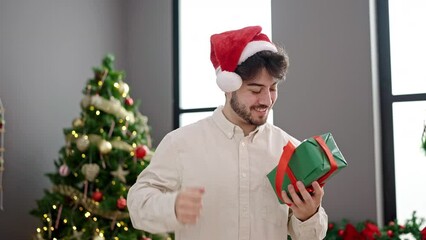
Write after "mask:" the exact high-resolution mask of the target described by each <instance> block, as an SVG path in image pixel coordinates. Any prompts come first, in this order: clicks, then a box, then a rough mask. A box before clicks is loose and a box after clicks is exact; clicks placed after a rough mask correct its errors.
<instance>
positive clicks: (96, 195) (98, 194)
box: [92, 189, 104, 202]
mask: <svg viewBox="0 0 426 240" xmlns="http://www.w3.org/2000/svg"><path fill="white" fill-rule="evenodd" d="M103 197H104V195H103V194H102V192H101V191H99V189H96V191H94V192H93V193H92V199H93V200H95V201H96V202H100V201H102V198H103Z"/></svg>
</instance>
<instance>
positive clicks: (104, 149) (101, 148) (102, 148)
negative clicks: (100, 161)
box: [98, 139, 112, 154]
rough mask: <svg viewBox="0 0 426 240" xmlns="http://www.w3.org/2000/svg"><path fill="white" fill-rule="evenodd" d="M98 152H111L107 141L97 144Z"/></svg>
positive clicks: (110, 146)
mask: <svg viewBox="0 0 426 240" xmlns="http://www.w3.org/2000/svg"><path fill="white" fill-rule="evenodd" d="M98 148H99V151H100V152H101V153H102V154H108V153H109V152H111V150H112V145H111V143H110V142H108V141H107V140H105V139H103V140H101V141H100V142H99V144H98Z"/></svg>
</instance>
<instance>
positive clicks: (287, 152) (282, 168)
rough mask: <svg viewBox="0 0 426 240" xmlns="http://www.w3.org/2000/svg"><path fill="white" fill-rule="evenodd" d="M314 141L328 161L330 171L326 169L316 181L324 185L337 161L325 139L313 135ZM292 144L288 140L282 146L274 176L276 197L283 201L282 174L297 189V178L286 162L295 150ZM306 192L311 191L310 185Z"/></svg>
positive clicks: (334, 168) (334, 169)
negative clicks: (286, 176)
mask: <svg viewBox="0 0 426 240" xmlns="http://www.w3.org/2000/svg"><path fill="white" fill-rule="evenodd" d="M313 139H315V141H317V142H318V144H319V145H320V147H321V148H322V150H323V151H324V153H325V154H326V156H327V159H328V161H329V162H330V171H328V172H327V173H326V174H324V175H323V176H321V177H320V178H319V179H318V180H317V182H318V183H319V184H320V186H323V185H324V182H325V180H326V179H327V178H328V177H330V175H331V174H332V173H333V172H334V171H336V170H337V163H336V159H334V157H333V154H332V153H331V151H330V148H329V147H328V146H327V144H326V143H325V141H324V140H323V139H322V138H321V136H315V137H313ZM295 149H296V148H295V147H294V145H293V144H292V143H291V142H290V141H288V143H287V144H286V145H285V146H284V148H283V153H282V154H281V158H280V162H279V163H278V166H277V172H276V176H275V192H276V194H277V196H278V198H279V199H280V200H281V201H282V202H284V199H283V197H282V195H281V193H282V192H281V191H282V185H283V182H284V176H285V174H286V173H287V175H288V178H289V179H290V182H291V184H292V185H293V186H294V188H295V189H296V191H298V188H297V186H296V182H297V179H296V177H295V176H294V174H293V171H292V170H291V169H290V168H289V167H288V163H289V162H290V159H291V156H293V153H294V151H295ZM307 190H308V192H313V189H312V187H308V188H307Z"/></svg>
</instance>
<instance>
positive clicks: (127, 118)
mask: <svg viewBox="0 0 426 240" xmlns="http://www.w3.org/2000/svg"><path fill="white" fill-rule="evenodd" d="M123 97H125V96H123ZM129 120H130V117H129V116H126V121H129Z"/></svg>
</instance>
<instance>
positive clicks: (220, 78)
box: [216, 68, 243, 92]
mask: <svg viewBox="0 0 426 240" xmlns="http://www.w3.org/2000/svg"><path fill="white" fill-rule="evenodd" d="M216 84H217V85H218V86H219V88H220V89H221V90H222V91H224V92H233V91H237V90H238V89H239V88H240V87H241V85H242V84H243V80H242V79H241V77H240V75H238V74H236V73H234V72H228V71H222V70H221V69H220V68H218V69H216Z"/></svg>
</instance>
